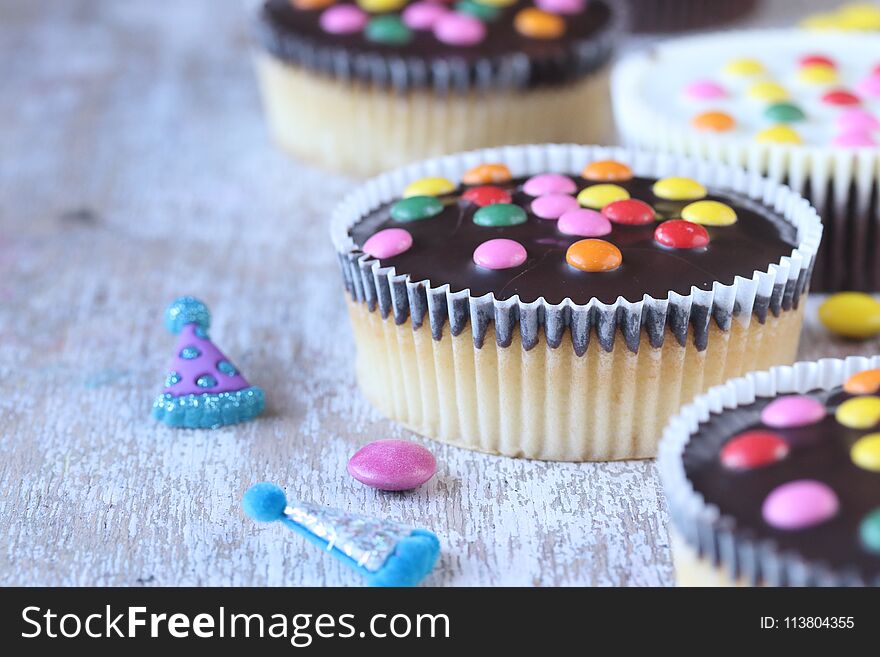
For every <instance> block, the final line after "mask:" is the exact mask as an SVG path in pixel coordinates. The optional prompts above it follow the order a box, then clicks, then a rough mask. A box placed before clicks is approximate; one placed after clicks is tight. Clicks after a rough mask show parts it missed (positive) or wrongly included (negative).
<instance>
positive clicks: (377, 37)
mask: <svg viewBox="0 0 880 657" xmlns="http://www.w3.org/2000/svg"><path fill="white" fill-rule="evenodd" d="M364 36H365V37H366V39H367V41H371V42H373V43H384V44H387V45H392V46H402V45H404V44H407V43H409V42H410V41H411V40H412V32H411V31H410V29H409V28H408V27H407V26H406V25H404V24H403V21H401V20H400V18H399V17H397V16H394V15H393V14H387V15H384V16H374V17H373V18H371V19H370V22H369V23H367V27H366V29H364Z"/></svg>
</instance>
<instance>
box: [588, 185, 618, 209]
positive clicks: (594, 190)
mask: <svg viewBox="0 0 880 657" xmlns="http://www.w3.org/2000/svg"><path fill="white" fill-rule="evenodd" d="M628 198H629V192H628V191H626V190H625V189H624V188H623V187H621V186H620V185H611V184H607V183H602V184H599V185H590V186H589V187H584V188H583V189H582V190H581V192H580V194H578V195H577V200H578V203H580V204H581V205H582V206H584V207H585V208H593V209H594V210H601V209H602V208H604V207H605V206H606V205H608V204H609V203H614V201H623V200H624V199H628Z"/></svg>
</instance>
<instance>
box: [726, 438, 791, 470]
mask: <svg viewBox="0 0 880 657" xmlns="http://www.w3.org/2000/svg"><path fill="white" fill-rule="evenodd" d="M786 456H788V443H786V442H785V441H784V440H783V439H782V437H781V436H779V435H778V434H775V433H773V432H771V431H747V432H745V433H741V434H740V435H738V436H736V437H735V438H733V439H732V440H731V441H730V442H728V443H727V444H726V445H725V446H724V447H723V448H722V449H721V454H720V457H721V464H722V465H723V466H724V467H725V468H729V469H730V470H751V469H752V468H760V467H763V466H765V465H770V464H771V463H776V462H777V461H781V460H782V459H784V458H785V457H786Z"/></svg>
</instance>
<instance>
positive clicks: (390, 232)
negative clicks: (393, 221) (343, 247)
mask: <svg viewBox="0 0 880 657" xmlns="http://www.w3.org/2000/svg"><path fill="white" fill-rule="evenodd" d="M412 243H413V239H412V235H410V234H409V231H407V230H404V229H403V228H386V229H385V230H380V231H379V232H378V233H376V234H374V235H373V236H372V237H370V239H368V240H367V241H366V242H364V247H363V252H364V253H366V254H367V255H371V256H373V257H374V258H379V259H380V260H381V259H382V258H393V257H394V256H396V255H400V254H401V253H404V252H405V251H409V249H410V247H411V246H412Z"/></svg>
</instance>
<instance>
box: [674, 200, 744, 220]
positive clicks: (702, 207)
mask: <svg viewBox="0 0 880 657" xmlns="http://www.w3.org/2000/svg"><path fill="white" fill-rule="evenodd" d="M681 218H682V219H684V220H685V221H690V222H692V223H695V224H700V225H702V226H730V225H731V224H735V223H736V212H735V211H734V209H733V208H732V207H730V206H729V205H727V204H726V203H721V202H720V201H696V202H695V203H689V204H688V205H686V206H684V207H683V208H682V210H681Z"/></svg>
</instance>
